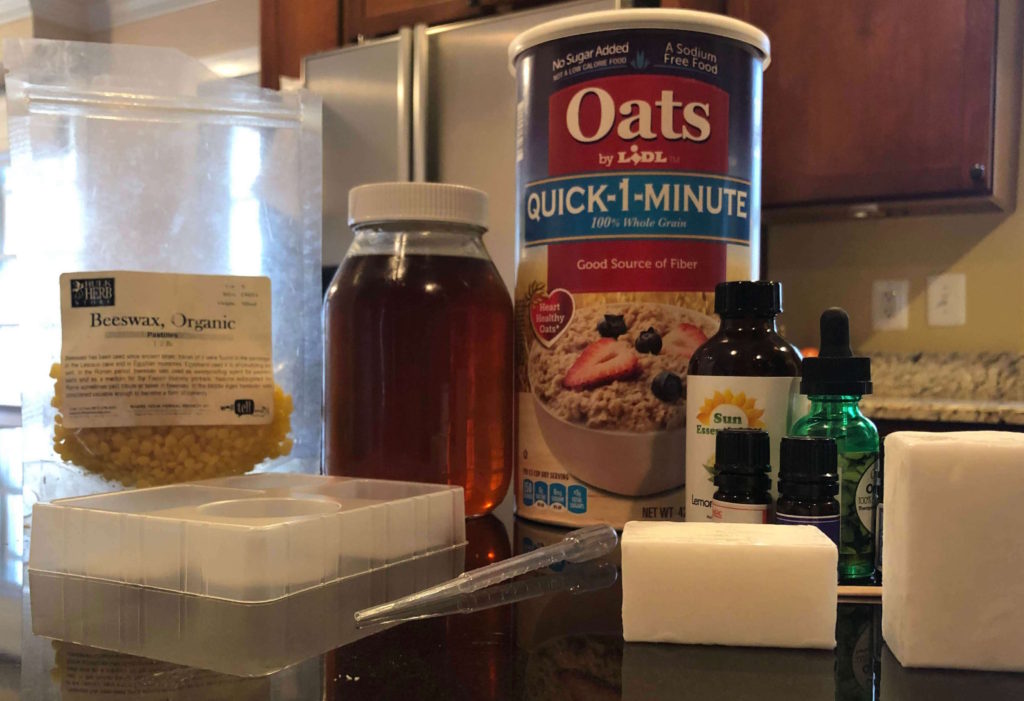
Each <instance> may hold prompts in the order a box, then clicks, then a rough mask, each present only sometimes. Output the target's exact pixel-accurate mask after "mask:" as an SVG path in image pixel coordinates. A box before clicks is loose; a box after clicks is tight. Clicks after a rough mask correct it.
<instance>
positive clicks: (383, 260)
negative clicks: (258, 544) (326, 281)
mask: <svg viewBox="0 0 1024 701" xmlns="http://www.w3.org/2000/svg"><path fill="white" fill-rule="evenodd" d="M486 215H487V196H486V195H485V194H484V193H483V192H480V191H479V190H474V189H473V188H469V187H462V186H458V185H444V184H438V183H378V184H372V185H363V186H360V187H357V188H354V189H353V190H352V191H351V192H350V193H349V224H350V225H351V226H352V228H353V232H354V234H355V238H354V240H353V242H352V245H351V247H350V248H349V250H348V253H347V254H346V256H345V260H344V261H343V262H342V264H341V267H340V268H339V269H338V272H337V273H336V274H335V276H334V279H333V280H332V281H331V284H330V286H329V287H328V289H327V296H326V300H325V302H324V339H325V341H324V342H325V370H324V402H325V404H324V464H325V468H326V470H327V473H328V474H331V475H347V476H357V477H373V478H379V479H395V480H413V481H419V482H438V483H447V484H453V485H461V486H462V487H463V488H465V496H466V515H467V516H472V515H479V514H484V513H487V512H489V511H491V509H493V508H494V507H495V506H497V505H498V504H499V503H500V502H501V500H502V499H503V498H504V496H505V492H506V491H507V489H508V484H509V480H510V477H511V471H512V430H513V425H512V329H513V324H512V302H511V299H510V297H509V294H508V292H507V290H506V289H505V286H504V284H503V283H502V281H501V278H500V277H499V275H498V271H497V269H496V268H495V266H494V263H493V262H492V261H491V259H490V257H489V256H488V254H487V250H486V249H485V248H484V243H483V239H482V237H483V234H484V232H485V230H486Z"/></svg>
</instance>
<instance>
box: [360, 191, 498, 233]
mask: <svg viewBox="0 0 1024 701" xmlns="http://www.w3.org/2000/svg"><path fill="white" fill-rule="evenodd" d="M386 221H435V222H450V223H452V224H468V225H469V226H478V227H480V228H481V229H486V228H487V193H485V192H482V191H480V190H477V189H476V188H472V187H466V186H465V185H448V184H444V183H412V182H397V183H370V184H368V185H360V186H358V187H354V188H352V189H351V190H349V193H348V223H349V226H356V225H359V224H369V223H379V222H386Z"/></svg>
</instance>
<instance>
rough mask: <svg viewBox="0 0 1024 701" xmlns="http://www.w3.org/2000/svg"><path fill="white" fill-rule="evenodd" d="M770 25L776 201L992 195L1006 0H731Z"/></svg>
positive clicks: (769, 195) (769, 154)
mask: <svg viewBox="0 0 1024 701" xmlns="http://www.w3.org/2000/svg"><path fill="white" fill-rule="evenodd" d="M728 11H729V14H731V15H733V16H736V17H738V18H740V19H743V20H746V21H748V22H751V23H753V24H755V25H757V26H759V27H761V28H762V29H763V30H765V31H766V32H767V33H768V36H769V37H770V39H771V44H772V60H771V66H770V67H769V68H768V70H767V72H766V73H765V80H764V96H765V97H764V138H763V152H764V163H763V165H764V190H763V203H764V206H765V207H766V208H779V207H790V206H800V205H812V204H823V203H838V202H865V201H867V202H872V201H887V200H890V201H891V200H903V199H922V198H932V197H956V196H961V195H970V194H986V193H987V192H988V191H989V190H990V188H991V174H992V167H991V160H992V138H993V118H994V98H993V95H994V90H993V81H994V77H993V76H994V67H995V48H996V0H898V1H897V0H858V1H857V2H851V1H850V0H816V1H815V2H800V3H794V2H787V1H786V0H729V2H728Z"/></svg>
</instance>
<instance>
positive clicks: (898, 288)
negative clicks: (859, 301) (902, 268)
mask: <svg viewBox="0 0 1024 701" xmlns="http://www.w3.org/2000/svg"><path fill="white" fill-rule="evenodd" d="M909 300H910V282H909V281H908V280H875V281H874V283H873V284H872V286H871V326H872V328H874V329H875V330H876V331H903V330H905V329H907V328H909V326H910V314H909V312H908V306H909Z"/></svg>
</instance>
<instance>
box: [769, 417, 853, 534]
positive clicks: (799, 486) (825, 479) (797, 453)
mask: <svg viewBox="0 0 1024 701" xmlns="http://www.w3.org/2000/svg"><path fill="white" fill-rule="evenodd" d="M836 460H837V458H836V442H835V441H834V440H832V439H831V438H809V437H804V438H793V437H787V438H783V439H782V445H781V446H780V449H779V500H778V502H777V503H776V504H775V522H776V523H781V524H791V525H810V526H817V527H818V528H819V529H821V531H822V532H823V533H824V534H825V535H827V536H828V537H829V538H831V539H832V542H833V543H835V544H836V547H839V502H838V501H837V500H836V495H837V494H839V474H838V472H837V468H836Z"/></svg>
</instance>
